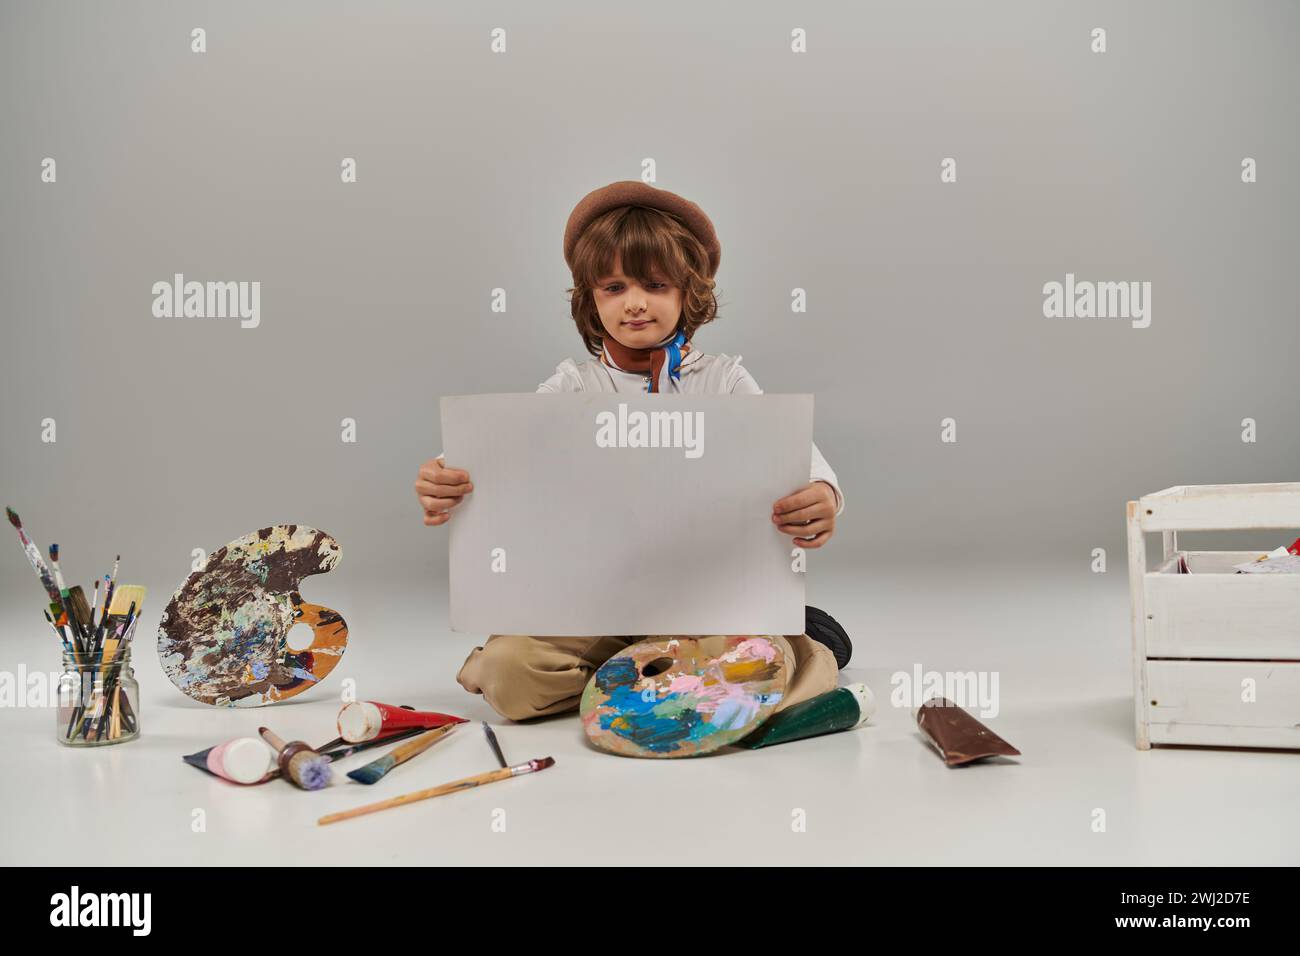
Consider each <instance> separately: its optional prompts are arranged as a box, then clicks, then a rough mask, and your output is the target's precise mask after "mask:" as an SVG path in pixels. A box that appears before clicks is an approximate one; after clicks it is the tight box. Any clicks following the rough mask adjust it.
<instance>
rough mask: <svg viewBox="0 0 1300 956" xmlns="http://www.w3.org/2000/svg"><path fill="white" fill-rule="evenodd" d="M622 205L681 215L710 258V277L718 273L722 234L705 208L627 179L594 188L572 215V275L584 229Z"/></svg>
mask: <svg viewBox="0 0 1300 956" xmlns="http://www.w3.org/2000/svg"><path fill="white" fill-rule="evenodd" d="M619 206H649V207H650V208H651V209H662V210H663V211H664V212H670V213H672V214H673V215H675V216H677V217H678V218H679V219H681V220H682V222H683V223H685V224H686V228H687V229H689V230H690V231H691V232H692V233H694V234H695V238H696V239H698V240H700V245H702V246H704V251H705V252H706V253H707V254H708V257H709V278H713V276H714V274H715V273H716V272H717V271H718V263H719V262H720V261H721V260H722V244H721V243H719V242H718V234H717V233H716V232H714V231H713V223H712V222H711V221H710V220H709V217H708V216H706V215H705V214H704V210H703V209H701V208H700V207H699V206H697V205H695V203H693V202H691V201H690V200H689V199H683V198H682V197H681V196H678V195H677V194H676V193H670V192H669V191H668V190H666V189H657V188H655V187H654V186H651V185H649V184H647V183H643V182H641V181H640V180H639V179H625V180H622V181H621V182H617V183H610V184H609V185H608V186H602V187H601V188H600V189H593V190H592V191H591V192H589V193H587V195H585V196H583V197H582V200H581V201H580V202H579V203H578V205H576V206H574V207H573V212H571V213H569V221H568V222H567V223H566V224H565V226H564V261H565V262H567V263H568V264H569V271H570V272H572V271H573V249H574V247H575V246H576V245H577V244H578V238H579V237H580V236H581V235H582V232H583V230H584V229H586V228H587V227H588V226H589V225H591V223H592V220H594V219H596V218H597V217H598V216H600V215H601V214H602V213H606V212H609V211H610V210H611V209H617V208H618V207H619Z"/></svg>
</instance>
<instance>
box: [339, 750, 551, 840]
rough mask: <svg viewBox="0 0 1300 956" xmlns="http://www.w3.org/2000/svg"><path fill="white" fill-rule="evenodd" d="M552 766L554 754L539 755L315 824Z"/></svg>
mask: <svg viewBox="0 0 1300 956" xmlns="http://www.w3.org/2000/svg"><path fill="white" fill-rule="evenodd" d="M554 765H555V758H554V757H540V758H538V759H536V760H530V761H528V762H527V763H521V764H516V765H515V766H513V767H502V768H501V769H499V770H489V771H488V772H487V773H480V774H478V775H476V776H473V777H465V778H464V779H462V780H453V781H452V782H451V783H444V784H443V785H442V786H440V787H430V788H429V789H428V790H416V791H414V792H413V793H404V794H402V795H401V796H400V797H393V798H392V799H391V800H381V801H379V802H378V803H368V804H366V805H365V806H364V807H357V808H356V809H355V810H344V811H343V812H342V813H329V814H326V815H325V816H323V817H321V818H320V819H319V820H317V821H316V823H317V825H318V826H324V825H325V824H327V823H337V822H338V821H339V820H350V819H352V818H353V817H359V816H361V815H362V814H366V813H377V812H378V811H380V810H387V809H388V808H389V807H400V806H403V805H405V804H408V803H415V802H416V801H417V800H427V799H429V798H430V797H440V796H442V795H443V794H445V793H455V792H456V791H458V790H469V789H471V788H473V787H481V786H483V785H484V784H488V783H496V782H497V781H498V780H509V779H510V778H511V777H518V776H522V775H523V774H526V773H536V772H537V771H538V770H545V769H546V768H547V767H552V766H554Z"/></svg>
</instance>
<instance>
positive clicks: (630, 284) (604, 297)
mask: <svg viewBox="0 0 1300 956" xmlns="http://www.w3.org/2000/svg"><path fill="white" fill-rule="evenodd" d="M593 296H594V298H595V300H596V311H598V312H599V313H600V323H601V325H603V326H604V327H605V332H606V334H608V335H612V336H613V337H614V338H615V339H617V340H618V341H619V342H621V343H623V344H624V345H626V346H627V347H628V348H632V349H647V348H653V347H654V346H656V345H658V344H659V343H660V342H662V341H663V340H664V339H666V338H668V336H669V335H671V334H672V333H673V331H674V330H675V329H676V328H677V320H678V319H679V318H681V315H682V290H681V289H679V288H677V287H675V286H672V285H670V284H669V283H668V280H667V279H666V278H665V277H664V276H663V275H656V276H654V277H653V278H652V279H650V280H647V281H646V284H645V285H644V286H643V285H641V283H639V282H637V280H636V279H632V278H629V277H628V276H625V275H623V263H622V258H621V257H620V256H617V255H616V256H615V257H614V265H613V272H611V273H610V274H609V275H606V276H601V277H600V281H599V282H598V283H597V284H596V288H595V290H594V292H593Z"/></svg>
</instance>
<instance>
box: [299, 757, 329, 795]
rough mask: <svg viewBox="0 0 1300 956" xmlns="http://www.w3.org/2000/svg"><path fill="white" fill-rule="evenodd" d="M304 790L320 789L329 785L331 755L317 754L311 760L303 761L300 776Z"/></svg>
mask: <svg viewBox="0 0 1300 956" xmlns="http://www.w3.org/2000/svg"><path fill="white" fill-rule="evenodd" d="M298 779H299V780H300V781H301V784H302V788H303V789H304V790H320V789H321V788H323V787H326V786H328V785H329V782H330V760H329V757H320V756H316V757H313V758H312V759H310V760H304V761H302V772H301V773H300V774H299V778H298Z"/></svg>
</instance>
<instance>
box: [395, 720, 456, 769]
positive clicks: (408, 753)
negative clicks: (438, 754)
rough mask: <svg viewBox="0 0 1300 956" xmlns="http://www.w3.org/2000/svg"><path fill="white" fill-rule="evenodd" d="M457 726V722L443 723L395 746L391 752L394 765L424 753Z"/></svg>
mask: <svg viewBox="0 0 1300 956" xmlns="http://www.w3.org/2000/svg"><path fill="white" fill-rule="evenodd" d="M457 726H458V725H457V724H443V725H442V726H441V727H435V728H434V729H433V730H430V731H429V732H428V733H425V734H420V736H418V737H416V738H415V739H413V740H408V741H407V742H406V743H404V744H402V745H401V746H400V747H394V748H393V752H392V754H391V756H392V758H393V766H394V767H396V766H397V765H398V764H402V763H406V761H408V760H410V759H411V758H412V757H414V756H415V755H416V754H420V753H424V751H426V750H428V749H429V748H430V747H432V746H433V745H434V744H436V743H437V742H438V741H439V740H441V739H442V738H443V737H446V736H447V735H448V734H449V733H451V732H452V731H453V730H455V729H456V727H457Z"/></svg>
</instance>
